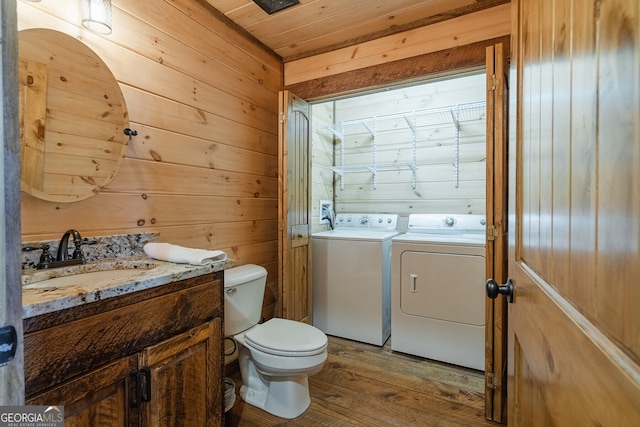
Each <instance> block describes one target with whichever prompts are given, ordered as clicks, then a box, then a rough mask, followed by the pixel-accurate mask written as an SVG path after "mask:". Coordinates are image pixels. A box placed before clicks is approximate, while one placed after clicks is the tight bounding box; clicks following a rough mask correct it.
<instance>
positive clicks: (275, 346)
mask: <svg viewBox="0 0 640 427" xmlns="http://www.w3.org/2000/svg"><path fill="white" fill-rule="evenodd" d="M244 339H245V344H246V345H248V346H250V347H253V348H254V349H256V350H259V351H262V352H265V353H268V354H272V355H276V356H288V357H304V356H314V355H317V354H320V353H322V352H324V351H325V350H326V348H327V336H326V335H325V334H324V333H323V332H322V331H321V330H319V329H317V328H315V327H313V326H311V325H307V324H306V323H302V322H296V321H293V320H287V319H278V318H274V319H271V320H269V321H267V322H265V323H263V324H261V325H258V326H257V327H253V328H252V329H250V330H248V331H247V332H246V333H245V334H244Z"/></svg>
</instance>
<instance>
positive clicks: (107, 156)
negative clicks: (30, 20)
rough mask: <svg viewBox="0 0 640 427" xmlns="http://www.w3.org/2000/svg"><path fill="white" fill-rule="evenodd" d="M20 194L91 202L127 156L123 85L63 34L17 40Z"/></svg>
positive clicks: (23, 34)
mask: <svg viewBox="0 0 640 427" xmlns="http://www.w3.org/2000/svg"><path fill="white" fill-rule="evenodd" d="M18 55H19V76H20V85H19V88H20V158H21V167H22V168H21V180H20V181H21V190H22V191H24V192H26V193H28V194H30V195H32V196H34V197H37V198H39V199H42V200H47V201H51V202H62V203H67V202H75V201H79V200H84V199H87V198H89V197H91V196H93V195H95V194H97V193H98V192H100V191H101V190H102V189H103V188H104V187H105V186H106V185H108V184H109V183H110V182H111V181H112V180H113V178H114V177H115V175H116V174H117V172H118V171H119V169H120V167H121V166H122V163H123V162H124V157H125V154H126V152H127V144H128V140H129V137H128V136H126V135H125V133H124V130H125V129H126V128H127V126H128V124H129V120H128V114H127V109H126V105H125V101H124V96H123V94H122V91H121V90H120V86H119V85H118V82H117V80H116V79H115V77H114V76H113V74H112V73H111V71H110V70H109V68H108V67H107V66H106V64H105V63H104V62H103V61H102V60H101V59H100V57H98V55H97V54H96V53H95V52H94V51H93V50H91V49H90V48H89V47H87V46H86V45H85V44H84V43H82V42H80V41H79V40H77V39H75V38H73V37H71V36H69V35H67V34H64V33H61V32H59V31H54V30H49V29H44V28H35V29H27V30H22V31H20V32H19V33H18Z"/></svg>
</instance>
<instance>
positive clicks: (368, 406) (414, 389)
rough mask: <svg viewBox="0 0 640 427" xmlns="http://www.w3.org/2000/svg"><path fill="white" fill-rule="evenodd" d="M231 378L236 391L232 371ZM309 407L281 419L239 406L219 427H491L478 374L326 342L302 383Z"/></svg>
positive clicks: (385, 349) (332, 339)
mask: <svg viewBox="0 0 640 427" xmlns="http://www.w3.org/2000/svg"><path fill="white" fill-rule="evenodd" d="M231 377H232V378H233V380H234V381H235V383H236V390H239V388H240V384H241V382H242V380H241V379H240V373H239V372H237V371H236V372H234V373H233V374H232V375H231ZM309 388H310V390H311V406H310V407H309V409H307V411H306V412H305V413H303V414H302V415H301V416H299V417H298V418H296V419H293V420H285V419H281V418H278V417H274V416H273V415H271V414H269V413H267V412H265V411H262V410H261V409H258V408H256V407H254V406H251V405H248V404H246V403H245V402H243V401H242V399H241V398H240V395H239V394H238V395H237V398H236V403H235V405H234V407H233V408H232V409H231V410H230V411H229V412H227V414H226V426H227V427H250V426H256V427H257V426H259V427H267V426H301V427H302V426H304V427H309V426H331V427H334V426H335V427H341V426H376V427H386V426H402V427H407V426H494V427H495V426H496V425H497V424H495V423H493V422H490V421H486V420H485V418H484V374H483V373H482V372H478V371H474V370H469V369H465V368H460V367H456V366H451V365H447V364H443V363H437V362H432V361H427V360H425V359H422V358H419V357H414V356H409V355H406V354H402V353H396V352H392V351H391V347H390V345H389V342H387V344H386V345H385V346H384V347H382V348H380V347H377V346H373V345H368V344H363V343H359V342H355V341H350V340H346V339H342V338H336V337H329V356H328V358H327V361H326V363H325V366H324V368H323V369H322V371H321V372H320V373H318V374H316V375H314V376H312V377H310V378H309Z"/></svg>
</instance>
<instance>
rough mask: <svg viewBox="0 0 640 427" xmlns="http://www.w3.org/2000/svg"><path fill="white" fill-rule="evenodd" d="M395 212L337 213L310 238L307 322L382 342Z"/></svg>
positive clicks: (385, 330) (388, 305)
mask: <svg viewBox="0 0 640 427" xmlns="http://www.w3.org/2000/svg"><path fill="white" fill-rule="evenodd" d="M397 225H398V215H393V214H357V213H353V214H338V215H337V216H336V218H335V225H334V229H333V230H330V231H323V232H319V233H314V234H312V236H311V241H312V260H313V261H312V262H313V264H312V280H313V284H312V288H313V326H315V327H316V328H318V329H320V330H321V331H323V332H324V333H325V334H328V335H334V336H337V337H342V338H348V339H351V340H355V341H361V342H365V343H369V344H374V345H379V346H381V345H384V343H385V342H386V341H387V339H388V338H389V335H390V334H391V239H392V238H393V237H394V236H397V235H398V234H399V232H398V231H397Z"/></svg>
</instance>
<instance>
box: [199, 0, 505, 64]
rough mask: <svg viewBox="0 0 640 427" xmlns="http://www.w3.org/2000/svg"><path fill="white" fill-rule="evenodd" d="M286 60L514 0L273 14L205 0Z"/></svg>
mask: <svg viewBox="0 0 640 427" xmlns="http://www.w3.org/2000/svg"><path fill="white" fill-rule="evenodd" d="M201 1H206V2H207V3H209V4H210V5H211V6H213V8H214V10H213V12H214V13H216V14H217V15H224V16H225V17H226V18H227V19H228V20H229V22H231V23H232V25H237V26H239V27H240V28H242V29H244V30H245V31H246V32H248V33H249V34H251V35H252V36H253V37H255V38H256V39H257V40H258V41H260V42H261V43H262V44H263V45H265V46H267V47H268V48H270V49H271V50H273V51H274V52H275V53H276V54H278V55H279V56H280V57H282V58H283V60H284V62H287V61H292V60H295V59H300V58H304V57H308V56H312V55H316V54H318V53H323V52H328V51H331V50H334V49H338V48H342V47H346V46H350V45H354V44H357V43H361V42H365V41H369V40H374V39H377V38H380V37H384V36H388V35H391V34H395V33H399V32H402V31H407V30H410V29H413V28H417V27H422V26H425V25H429V24H433V23H436V22H440V21H443V20H446V19H450V18H454V17H457V16H461V15H464V14H467V13H472V12H476V11H478V10H481V9H485V8H488V7H493V6H497V5H500V4H505V3H509V1H510V0H348V1H347V0H300V4H298V5H296V6H293V7H290V8H288V9H285V10H282V11H280V12H277V13H275V14H273V15H268V14H267V13H266V12H264V11H263V10H262V9H261V8H260V7H259V6H258V5H256V4H255V3H254V2H253V1H252V0H201Z"/></svg>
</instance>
